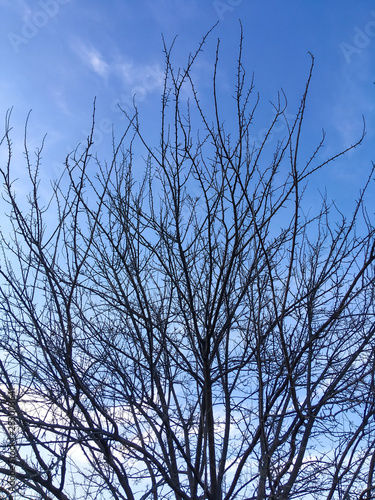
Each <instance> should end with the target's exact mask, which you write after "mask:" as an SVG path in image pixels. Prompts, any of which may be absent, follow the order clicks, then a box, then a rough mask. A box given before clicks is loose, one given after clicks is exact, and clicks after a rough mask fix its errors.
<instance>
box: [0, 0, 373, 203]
mask: <svg viewBox="0 0 375 500" xmlns="http://www.w3.org/2000/svg"><path fill="white" fill-rule="evenodd" d="M0 13H1V17H0V19H1V22H0V30H1V31H0V38H1V42H0V59H1V63H2V71H1V73H0V96H1V98H0V116H1V117H5V113H6V110H7V109H8V108H10V107H11V106H13V107H14V109H13V118H12V124H13V127H14V145H15V148H14V149H15V152H16V153H17V152H19V151H20V148H21V139H22V133H23V128H22V127H23V124H24V121H25V118H26V115H27V112H28V111H29V110H30V109H32V110H33V111H32V116H31V121H30V131H29V139H30V144H31V145H32V146H34V145H35V146H36V145H37V144H38V143H39V142H40V140H41V138H42V137H43V135H44V134H45V133H47V134H48V135H47V142H46V150H45V155H44V160H43V165H42V175H46V176H49V177H51V176H52V177H53V176H55V177H56V176H57V174H58V172H59V168H60V167H59V165H61V164H62V162H63V160H64V158H65V155H66V154H67V153H68V152H69V151H70V150H72V149H73V148H74V147H75V146H76V145H77V144H78V143H79V142H81V141H85V137H86V136H87V134H88V131H89V127H90V123H91V115H92V108H93V101H94V98H95V97H96V99H97V115H96V118H97V120H96V123H97V126H98V130H97V135H96V138H97V147H98V149H99V150H100V149H101V148H105V147H106V145H110V142H111V124H112V123H113V124H114V127H115V133H116V135H118V136H119V135H120V133H121V131H122V130H123V128H124V126H125V121H124V120H123V117H122V115H121V113H120V112H119V110H118V107H117V104H121V105H122V106H124V107H126V106H128V104H129V103H130V102H131V101H132V98H133V96H134V94H135V96H136V97H135V98H136V100H137V103H138V105H139V109H140V111H141V119H142V118H143V121H144V127H145V130H146V131H148V132H149V135H150V137H151V138H157V131H158V124H159V118H158V111H159V110H160V92H161V87H162V77H163V69H164V55H163V52H162V34H163V36H164V38H165V40H166V42H167V44H170V43H171V42H172V40H173V39H174V37H175V36H176V35H177V36H178V38H177V40H176V43H175V48H174V52H173V60H174V61H175V64H176V66H178V65H184V64H185V62H186V59H187V56H188V54H189V52H194V50H195V49H196V48H197V46H198V43H199V41H200V40H201V38H202V36H203V35H204V34H205V33H206V32H207V31H208V30H209V29H210V28H211V27H212V26H213V25H214V24H215V23H217V22H218V21H219V23H218V25H217V26H216V28H215V29H214V31H213V32H212V33H211V35H210V37H209V39H208V42H207V44H206V45H205V49H204V52H203V53H202V54H201V55H200V57H199V59H198V61H197V64H196V67H195V70H194V71H195V73H194V74H195V77H196V79H197V82H198V86H199V89H200V91H201V93H202V98H203V102H204V103H205V104H206V105H207V106H210V105H211V101H210V90H211V82H212V63H213V59H214V54H215V47H216V41H217V38H220V40H221V65H220V85H221V89H220V91H221V95H222V99H223V106H225V105H226V99H227V97H228V99H230V97H231V95H233V89H234V81H235V65H236V60H237V48H238V40H239V33H240V29H239V19H240V20H241V22H242V25H243V30H244V37H245V39H244V63H245V66H246V68H247V71H248V73H249V75H251V73H252V72H254V75H255V86H256V90H257V91H259V93H260V97H261V103H260V107H259V114H258V115H257V117H256V120H255V123H254V128H253V131H252V132H253V136H252V137H253V138H254V140H257V139H258V138H259V137H261V136H262V130H263V129H264V127H265V126H267V124H269V123H270V120H271V119H272V107H271V105H270V104H269V100H275V98H276V96H277V91H278V90H279V89H280V88H282V89H283V90H284V91H285V93H286V95H287V97H288V99H289V103H290V107H289V108H288V111H287V112H288V113H289V114H290V115H293V113H295V112H296V109H297V106H298V103H299V100H300V97H301V94H302V92H303V89H304V84H305V81H306V78H307V75H308V71H309V65H310V58H309V55H308V52H309V51H310V52H312V53H313V54H314V56H315V71H314V76H313V80H312V87H311V93H310V97H309V101H308V112H307V115H306V118H307V128H306V134H305V141H306V147H307V148H308V147H309V146H310V147H313V145H314V144H315V143H316V141H318V140H319V138H320V134H321V129H322V128H324V129H325V130H326V131H327V140H326V148H325V152H326V153H327V154H329V153H334V152H337V151H338V150H339V149H340V148H345V147H347V146H348V145H349V144H350V143H352V142H353V141H354V140H355V139H356V138H357V137H358V136H359V135H360V133H361V127H362V115H364V116H365V119H366V124H367V136H366V140H365V143H364V145H363V146H361V148H360V149H359V150H357V151H356V152H353V153H351V154H350V155H348V156H347V157H346V158H345V159H342V160H340V161H338V162H336V163H335V164H334V165H333V166H332V167H330V170H329V171H328V172H327V173H326V174H325V175H324V178H322V179H321V181H320V182H322V186H321V187H322V188H323V187H325V186H326V185H327V187H328V190H329V193H331V192H332V197H335V198H341V199H342V200H343V202H344V203H346V201H347V200H349V199H351V198H353V188H356V189H357V188H359V187H360V185H361V184H362V181H363V180H364V177H365V176H366V173H367V172H368V168H369V166H370V165H371V160H375V155H374V154H373V144H374V135H375V134H374V126H375V112H374V100H375V85H374V83H373V82H374V81H375V64H374V63H375V5H374V3H373V1H372V0H363V1H361V2H355V1H354V0H351V1H349V0H331V1H329V2H327V1H326V0H324V1H323V0H314V1H307V0H300V1H296V0H295V1H290V0H289V1H288V0H284V1H283V2H280V1H279V0H270V1H267V2H266V1H260V0H200V1H196V0H138V1H136V0H134V1H130V0H107V1H106V2H104V1H98V0H38V1H32V0H0ZM282 133H283V130H282V127H281V130H280V138H281V136H282ZM155 146H157V144H155ZM306 151H308V150H307V149H306ZM306 154H307V153H306ZM0 158H1V159H3V158H4V156H3V155H2V156H1V157H0ZM16 168H17V169H19V171H20V172H22V168H23V167H22V165H21V163H19V164H18V163H17V165H16ZM330 190H331V191H330Z"/></svg>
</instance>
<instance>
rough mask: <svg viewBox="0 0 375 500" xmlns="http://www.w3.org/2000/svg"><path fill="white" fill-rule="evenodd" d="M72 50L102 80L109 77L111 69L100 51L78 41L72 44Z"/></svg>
mask: <svg viewBox="0 0 375 500" xmlns="http://www.w3.org/2000/svg"><path fill="white" fill-rule="evenodd" d="M72 48H73V50H74V52H75V53H76V54H77V55H78V56H79V57H80V59H81V60H82V61H83V62H84V64H86V66H88V67H89V68H90V69H92V70H93V71H94V72H95V73H96V74H98V75H99V76H101V77H102V78H107V77H108V74H109V72H110V67H109V64H108V63H107V61H106V60H105V58H104V56H103V55H102V54H101V53H100V51H99V50H97V49H96V48H95V47H93V46H89V45H86V44H85V43H83V42H82V41H80V40H77V39H75V40H74V41H73V42H72Z"/></svg>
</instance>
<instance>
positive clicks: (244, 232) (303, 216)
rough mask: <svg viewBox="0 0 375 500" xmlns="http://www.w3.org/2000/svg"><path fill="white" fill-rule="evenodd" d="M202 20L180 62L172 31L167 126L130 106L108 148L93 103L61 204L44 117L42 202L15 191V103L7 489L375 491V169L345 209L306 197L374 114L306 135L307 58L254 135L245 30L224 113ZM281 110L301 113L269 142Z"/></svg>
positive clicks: (35, 192) (31, 494) (182, 493)
mask: <svg viewBox="0 0 375 500" xmlns="http://www.w3.org/2000/svg"><path fill="white" fill-rule="evenodd" d="M204 41H205V39H204V40H203V42H202V45H201V46H200V47H199V50H198V51H197V52H196V53H195V54H194V55H193V56H192V57H190V59H189V61H188V64H187V66H186V68H185V69H184V70H179V71H177V72H176V71H174V69H173V67H172V64H171V52H170V50H167V49H166V50H165V55H166V72H165V86H164V93H163V99H162V111H161V126H160V143H159V144H158V146H157V147H156V148H153V147H151V146H150V145H149V143H148V141H147V138H146V137H145V136H144V133H143V131H142V127H141V125H140V122H139V120H138V111H137V109H135V111H134V115H132V116H128V115H127V118H128V126H127V128H126V130H125V132H124V134H123V136H122V137H121V138H120V140H119V141H118V143H116V142H115V141H114V142H113V144H114V146H113V155H112V158H111V160H110V162H108V163H107V162H102V161H100V159H99V158H98V157H97V156H96V155H95V154H94V153H93V147H94V144H93V140H92V138H93V132H94V127H95V115H94V119H93V128H92V133H91V136H90V137H89V138H88V143H87V146H86V147H85V149H84V151H83V153H78V151H79V150H77V151H76V152H73V153H72V154H71V155H69V156H68V158H67V159H66V165H65V173H64V176H63V177H62V178H61V179H60V181H59V182H56V183H55V184H54V185H53V196H52V198H51V201H50V203H49V204H43V202H42V198H41V193H40V192H39V168H40V165H41V155H42V151H43V144H42V146H41V148H40V149H39V150H37V151H36V156H35V158H34V159H33V158H32V156H31V154H30V152H29V148H28V145H27V137H26V136H27V130H26V131H25V153H26V165H27V172H28V176H29V181H30V184H31V190H30V195H29V198H28V209H26V208H25V205H24V203H23V202H22V200H21V199H20V197H19V196H17V183H16V182H15V181H14V180H13V178H12V142H11V134H10V130H11V128H10V122H9V118H10V116H9V115H8V117H7V122H6V129H5V135H4V137H3V140H2V145H3V146H5V147H7V148H8V152H9V155H8V162H7V164H6V165H5V166H3V167H2V170H1V173H2V176H3V183H4V196H5V199H6V201H7V203H8V220H9V222H10V225H8V226H5V227H4V228H3V231H2V233H1V240H2V257H1V259H2V260H1V268H0V274H1V280H2V282H1V305H0V308H1V321H2V326H1V334H0V342H1V344H0V345H1V353H2V360H1V362H0V377H1V385H0V424H1V428H2V436H3V438H2V441H1V448H0V472H1V474H2V477H3V483H2V486H1V488H0V489H1V491H5V492H7V491H8V492H9V495H8V496H9V497H11V496H12V495H13V498H14V497H16V498H28V499H33V498H35V499H61V500H67V499H79V498H85V499H108V498H113V499H116V500H117V499H128V500H132V499H137V500H138V499H142V500H146V499H154V500H156V499H158V500H159V499H163V498H165V499H169V498H174V499H176V500H200V499H211V500H229V499H247V500H250V499H254V500H255V499H266V498H267V499H279V500H281V499H294V498H305V499H315V498H316V499H322V498H324V499H327V500H328V499H337V500H338V499H342V500H343V499H349V498H361V499H363V500H365V499H366V500H369V499H370V498H374V488H373V484H375V478H374V469H375V451H374V450H375V405H374V402H375V399H374V398H375V381H374V356H375V351H374V350H375V338H374V335H375V322H374V260H375V245H374V228H373V225H372V223H371V220H370V217H369V215H368V213H367V211H366V208H365V205H364V199H365V191H366V188H367V187H368V185H369V182H370V180H371V175H372V173H373V172H372V171H371V172H370V176H369V180H368V182H367V183H365V186H364V189H363V191H361V193H359V195H358V199H357V201H355V200H353V201H355V206H354V212H353V214H352V215H351V216H350V217H348V216H347V215H343V214H342V213H341V212H340V211H339V210H338V209H337V208H336V206H335V205H334V204H333V203H330V202H328V201H327V199H325V198H323V197H322V198H321V203H320V204H319V209H318V210H316V207H315V208H314V207H312V208H311V207H310V206H309V203H308V202H306V201H305V198H304V195H305V193H306V189H307V190H308V189H309V185H308V182H309V179H310V178H312V177H314V176H315V177H316V178H319V175H324V174H323V172H324V169H325V168H327V165H329V164H330V162H332V161H333V160H337V159H338V158H340V157H341V156H342V155H344V154H345V153H346V152H347V151H348V150H350V149H352V148H355V146H356V145H358V144H359V143H360V142H361V141H362V139H363V136H362V137H361V138H360V139H359V141H357V142H356V143H354V144H353V145H350V146H348V148H347V149H346V150H345V151H341V152H338V153H337V154H336V155H334V156H332V157H330V158H327V159H322V157H323V155H322V146H323V141H324V137H323V138H322V140H321V142H320V143H319V144H318V145H317V147H316V149H315V150H314V151H312V152H311V154H309V155H308V157H306V151H305V150H304V149H301V142H303V124H304V113H305V106H306V99H307V95H308V89H309V85H310V79H311V72H312V66H313V59H312V64H311V70H310V73H309V76H308V81H307V85H306V88H305V89H304V91H303V96H302V100H301V103H300V107H299V109H298V112H297V113H296V116H295V119H294V120H293V121H292V122H290V120H289V122H288V121H287V120H286V118H285V114H286V100H285V96H284V95H283V94H282V93H281V94H280V97H279V101H278V102H277V103H276V105H275V114H274V119H273V121H272V123H271V125H270V127H269V130H268V133H267V134H266V136H265V137H264V140H263V142H262V144H261V145H260V146H254V145H253V144H252V141H251V138H250V137H251V133H252V128H253V127H254V125H253V118H254V114H255V111H256V107H257V102H258V99H257V97H256V96H255V95H254V91H253V83H252V82H250V86H249V87H248V86H247V83H246V78H245V71H244V68H243V65H242V37H241V44H240V50H239V59H238V72H237V75H236V88H235V94H234V99H233V112H232V113H230V114H229V115H228V116H227V119H228V121H229V125H227V124H226V122H225V121H224V120H223V117H222V114H221V112H220V109H219V108H220V96H219V94H220V93H219V91H218V90H217V70H218V64H219V55H218V54H219V50H217V53H216V60H215V64H214V69H213V109H212V110H210V109H206V108H205V109H203V108H204V106H203V105H202V104H201V101H200V99H199V93H198V90H197V88H196V86H195V84H194V81H193V79H192V67H193V64H194V61H195V59H196V57H197V56H198V54H199V52H200V50H201V49H202V46H203V43H204ZM218 49H219V44H218ZM187 89H188V90H187ZM188 91H189V92H190V95H191V98H190V101H189V102H186V99H185V97H184V96H186V94H187V92H188ZM233 116H235V120H233ZM281 119H285V120H286V123H288V128H287V133H286V134H285V137H284V139H283V140H282V141H280V142H278V143H277V144H275V143H273V144H274V146H275V147H274V150H273V152H272V155H270V149H269V147H268V145H269V137H270V135H271V133H272V132H273V130H274V128H275V126H276V125H277V123H278V122H279V120H281ZM271 145H272V144H271ZM142 151H143V152H142ZM142 158H143V160H142ZM142 162H143V163H144V176H143V177H142V179H141V180H139V179H140V177H139V175H138V172H139V169H140V164H141V163H142ZM94 171H95V172H96V175H93V172H94ZM134 172H135V173H134ZM9 228H10V229H9ZM9 235H10V236H9ZM9 419H10V420H11V422H12V425H11V427H10V426H9ZM12 475H13V476H14V479H13V480H10V479H9V477H10V476H12ZM12 481H13V482H12ZM9 485H13V486H12V488H11V489H12V491H10V486H9Z"/></svg>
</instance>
